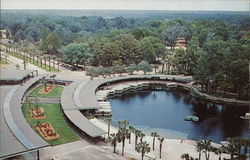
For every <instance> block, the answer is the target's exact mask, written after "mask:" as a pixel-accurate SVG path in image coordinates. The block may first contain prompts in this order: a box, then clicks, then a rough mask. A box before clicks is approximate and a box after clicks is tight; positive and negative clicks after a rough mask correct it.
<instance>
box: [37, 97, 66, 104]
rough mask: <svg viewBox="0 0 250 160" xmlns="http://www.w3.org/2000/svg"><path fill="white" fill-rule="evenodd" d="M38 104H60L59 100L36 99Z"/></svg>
mask: <svg viewBox="0 0 250 160" xmlns="http://www.w3.org/2000/svg"><path fill="white" fill-rule="evenodd" d="M38 102H39V103H48V104H50V103H54V104H57V103H61V101H60V98H38Z"/></svg>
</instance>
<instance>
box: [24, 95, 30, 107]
mask: <svg viewBox="0 0 250 160" xmlns="http://www.w3.org/2000/svg"><path fill="white" fill-rule="evenodd" d="M25 102H26V103H27V104H28V105H29V109H31V108H32V105H31V104H32V98H31V97H30V96H28V97H27V98H26V100H25Z"/></svg>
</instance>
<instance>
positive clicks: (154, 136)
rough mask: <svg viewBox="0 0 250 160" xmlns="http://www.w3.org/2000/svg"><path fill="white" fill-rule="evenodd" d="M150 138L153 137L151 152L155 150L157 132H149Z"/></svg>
mask: <svg viewBox="0 0 250 160" xmlns="http://www.w3.org/2000/svg"><path fill="white" fill-rule="evenodd" d="M151 136H152V137H153V151H154V150H155V138H156V137H159V136H160V135H159V134H158V133H157V132H151Z"/></svg>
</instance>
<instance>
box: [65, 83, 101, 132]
mask: <svg viewBox="0 0 250 160" xmlns="http://www.w3.org/2000/svg"><path fill="white" fill-rule="evenodd" d="M85 84H86V82H85V81H83V82H82V83H81V82H80V81H75V82H73V83H71V84H70V85H69V86H67V87H65V89H64V90H63V92H62V95H61V105H62V109H63V112H64V113H65V115H66V117H67V118H68V119H69V120H70V121H71V122H72V123H73V124H74V125H75V126H76V127H78V128H79V129H80V130H81V131H83V132H85V133H86V134H88V135H89V136H91V137H99V136H102V135H104V134H106V132H105V131H104V130H102V129H101V128H99V127H98V126H96V125H95V124H93V123H92V122H90V121H89V120H88V119H87V118H86V117H84V116H83V115H82V113H81V112H80V110H79V108H78V107H77V105H79V98H80V97H79V94H78V92H79V89H76V88H77V86H80V88H81V86H84V85H85ZM75 100H76V101H75ZM76 103H78V104H76Z"/></svg>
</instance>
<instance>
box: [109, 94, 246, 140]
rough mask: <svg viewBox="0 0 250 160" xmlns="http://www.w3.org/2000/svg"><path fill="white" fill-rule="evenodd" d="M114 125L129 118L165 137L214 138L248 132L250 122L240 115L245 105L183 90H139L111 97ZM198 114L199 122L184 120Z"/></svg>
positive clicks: (146, 130)
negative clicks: (208, 99)
mask: <svg viewBox="0 0 250 160" xmlns="http://www.w3.org/2000/svg"><path fill="white" fill-rule="evenodd" d="M109 101H110V103H111V107H112V119H113V125H115V126H116V123H117V121H118V120H128V121H129V122H130V125H133V126H135V127H136V128H138V129H140V130H142V131H143V132H144V133H146V134H150V133H151V132H152V131H157V132H158V133H159V134H160V135H161V136H164V137H166V138H180V139H192V140H200V139H211V140H212V141H214V142H219V141H222V140H225V139H226V138H227V137H245V138H250V135H249V121H248V120H244V119H241V118H240V116H243V115H245V113H246V112H249V108H248V107H246V106H226V105H224V106H222V105H215V104H209V103H205V102H201V101H199V100H197V99H195V98H193V97H192V96H191V95H190V94H188V93H185V92H183V91H152V90H147V91H137V92H135V93H126V94H122V95H120V96H116V97H113V98H111V99H109ZM190 115H192V116H193V115H195V116H198V117H199V119H200V121H199V122H192V121H185V120H184V118H185V117H186V116H190Z"/></svg>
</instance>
